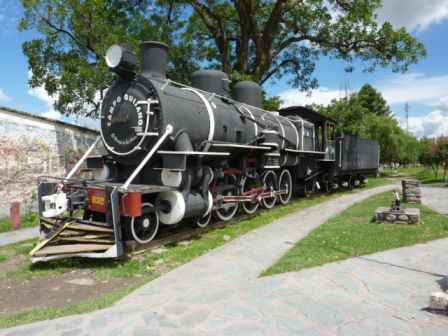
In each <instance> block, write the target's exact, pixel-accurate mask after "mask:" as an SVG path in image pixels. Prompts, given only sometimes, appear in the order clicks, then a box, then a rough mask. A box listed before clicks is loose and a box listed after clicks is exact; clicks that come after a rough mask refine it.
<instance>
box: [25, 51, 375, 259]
mask: <svg viewBox="0 0 448 336" xmlns="http://www.w3.org/2000/svg"><path fill="white" fill-rule="evenodd" d="M140 49H141V58H140V71H139V72H138V73H137V71H136V65H137V56H136V54H135V53H134V52H133V51H132V49H131V48H130V47H129V46H128V45H125V44H120V45H114V46H112V47H111V48H110V49H109V50H108V52H107V53H106V63H107V65H108V66H109V68H110V69H111V70H112V71H114V72H115V73H117V74H118V79H117V80H116V82H115V83H114V84H113V85H112V86H111V87H110V88H108V90H107V93H106V95H105V97H104V99H103V100H102V102H101V111H100V123H101V127H100V130H101V136H100V137H99V138H98V139H97V140H96V141H95V142H94V143H93V144H92V146H91V147H90V148H89V150H88V151H87V152H86V153H85V155H84V156H83V157H82V158H81V160H80V161H79V162H78V163H77V164H76V166H75V167H74V168H73V169H72V171H71V172H70V173H69V174H68V175H67V176H66V177H65V178H58V179H55V178H48V177H42V178H41V180H40V184H39V187H38V203H39V215H40V230H41V235H42V238H41V241H40V242H39V243H38V245H37V246H36V248H35V249H33V251H31V256H32V258H33V260H34V261H37V260H51V259H56V258H60V257H69V256H86V257H96V258H106V257H119V256H120V255H122V254H123V242H124V241H126V240H134V241H136V242H137V243H147V242H149V241H151V240H152V239H153V238H154V237H155V236H156V235H157V232H158V230H159V227H160V225H177V224H179V223H181V222H185V221H189V222H191V223H194V224H195V225H197V226H200V227H203V226H206V225H207V224H208V223H209V221H210V220H211V218H212V217H215V218H217V219H219V220H223V221H227V220H230V219H232V218H233V217H234V216H235V215H236V214H237V213H238V211H239V210H241V211H243V212H245V213H253V212H255V211H256V210H257V208H258V207H259V206H263V207H265V208H272V207H273V206H274V205H275V204H276V203H281V204H286V203H288V202H289V201H290V199H291V197H292V195H293V194H294V193H301V194H303V195H305V196H307V197H308V196H310V195H311V194H312V193H313V192H314V191H315V190H317V189H322V190H325V191H331V190H332V189H336V188H339V187H353V186H357V185H363V184H365V183H366V182H367V180H366V179H365V176H366V175H367V174H372V173H376V172H377V167H378V160H379V146H378V143H377V142H376V141H374V140H365V139H359V138H355V137H348V136H343V135H342V134H340V133H339V132H338V131H337V123H336V122H335V121H334V120H331V119H328V118H325V117H323V116H322V115H320V114H318V113H315V112H313V111H311V110H310V109H307V108H303V107H289V108H285V109H282V110H280V111H279V112H272V111H266V110H263V109H262V108H261V101H262V89H261V87H260V86H259V85H258V84H256V83H254V82H248V81H243V82H239V83H236V84H235V85H233V86H232V85H231V82H230V80H229V77H228V76H227V75H226V74H225V73H223V72H221V71H217V70H199V71H197V72H195V73H194V74H193V75H192V78H191V85H184V84H180V83H176V82H173V81H171V80H169V79H167V78H166V74H165V67H166V63H167V61H168V47H167V46H166V45H165V44H163V43H159V42H144V43H142V44H141V48H140ZM100 142H102V144H103V145H104V148H105V149H106V152H105V153H104V154H103V155H96V156H94V155H92V153H93V150H94V149H95V148H96V147H97V146H98V145H99V143H100ZM83 166H84V168H83ZM85 166H86V167H87V168H85ZM82 168H83V169H84V170H87V171H90V172H91V176H92V178H91V179H87V180H86V179H83V180H81V179H74V178H73V177H74V176H75V174H76V172H77V171H79V170H80V169H82Z"/></svg>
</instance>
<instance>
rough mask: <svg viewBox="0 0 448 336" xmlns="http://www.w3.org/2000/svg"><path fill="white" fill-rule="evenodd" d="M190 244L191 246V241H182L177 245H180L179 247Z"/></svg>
mask: <svg viewBox="0 0 448 336" xmlns="http://www.w3.org/2000/svg"><path fill="white" fill-rule="evenodd" d="M190 244H191V241H189V240H182V241H180V242H178V243H177V245H179V246H188V245H190Z"/></svg>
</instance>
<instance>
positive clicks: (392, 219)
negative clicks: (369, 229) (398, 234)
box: [386, 214, 397, 222]
mask: <svg viewBox="0 0 448 336" xmlns="http://www.w3.org/2000/svg"><path fill="white" fill-rule="evenodd" d="M386 219H387V221H388V222H394V221H395V220H396V219H397V216H395V215H392V214H388V215H387V216H386Z"/></svg>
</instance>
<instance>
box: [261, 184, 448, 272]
mask: <svg viewBox="0 0 448 336" xmlns="http://www.w3.org/2000/svg"><path fill="white" fill-rule="evenodd" d="M390 202H391V193H390V192H386V193H382V194H379V195H376V196H373V197H370V198H368V199H367V200H364V201H362V202H360V203H358V204H355V205H353V206H351V207H350V208H349V209H347V210H346V211H344V212H342V213H341V214H340V215H338V216H336V217H334V218H332V219H330V220H328V221H327V222H326V223H324V224H323V225H321V226H320V227H319V228H317V229H315V230H314V231H312V232H311V233H310V234H309V235H308V236H307V237H305V238H304V239H302V240H301V241H299V242H298V243H297V244H296V245H295V246H294V247H293V248H292V249H291V250H289V251H288V252H287V253H286V254H285V255H284V256H283V257H282V258H281V259H280V260H279V261H277V262H276V263H275V264H274V265H272V266H271V267H270V268H269V269H267V270H266V271H265V272H263V275H272V274H277V273H284V272H291V271H298V270H301V269H304V268H309V267H314V266H320V265H323V264H326V263H329V262H334V261H338V260H343V259H347V258H351V257H356V256H361V255H366V254H370V253H375V252H379V251H384V250H389V249H393V248H397V247H402V246H408V245H413V244H417V243H424V242H427V241H430V240H434V239H438V238H443V237H448V217H446V216H443V215H440V214H438V213H436V212H434V211H432V210H430V209H428V208H427V207H425V206H423V205H414V204H413V205H412V207H414V206H415V207H418V208H419V209H420V213H421V223H420V224H419V225H413V226H412V225H394V224H376V223H374V222H372V217H373V214H374V211H375V209H376V208H377V207H380V206H388V205H389V204H390Z"/></svg>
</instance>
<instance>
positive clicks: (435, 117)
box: [400, 110, 448, 138]
mask: <svg viewBox="0 0 448 336" xmlns="http://www.w3.org/2000/svg"><path fill="white" fill-rule="evenodd" d="M400 125H401V127H403V128H404V129H406V120H405V119H404V118H403V119H400ZM409 131H411V132H412V133H414V134H415V135H416V136H417V137H419V138H423V137H427V138H433V137H437V136H440V135H447V136H448V115H446V114H444V112H443V111H441V110H434V111H432V112H431V113H429V114H427V115H426V116H423V117H411V118H409Z"/></svg>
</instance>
